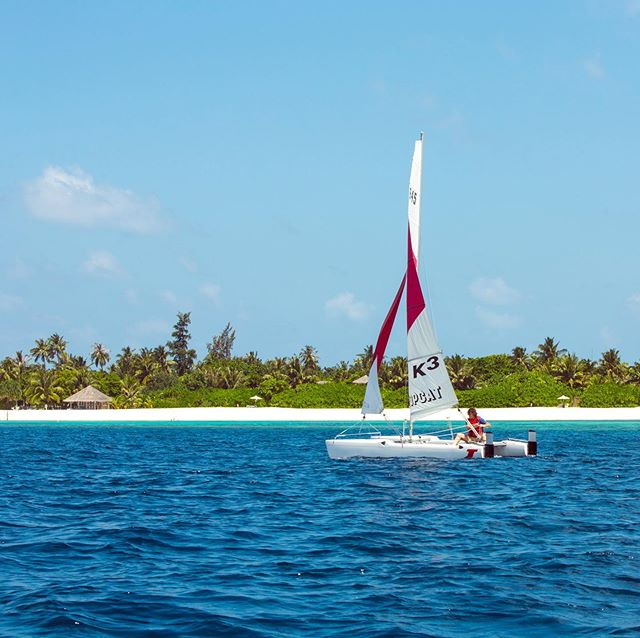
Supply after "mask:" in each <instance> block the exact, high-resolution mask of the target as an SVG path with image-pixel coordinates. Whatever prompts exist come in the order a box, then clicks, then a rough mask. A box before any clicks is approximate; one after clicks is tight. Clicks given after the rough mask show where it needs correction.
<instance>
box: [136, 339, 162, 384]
mask: <svg viewBox="0 0 640 638" xmlns="http://www.w3.org/2000/svg"><path fill="white" fill-rule="evenodd" d="M157 369H158V362H157V361H156V359H155V357H154V355H153V350H150V349H149V348H141V349H140V354H139V355H138V356H137V357H136V360H135V371H136V377H137V379H138V380H139V381H140V382H141V383H147V381H148V380H149V378H150V377H151V376H152V375H153V374H154V373H155V372H156V370H157Z"/></svg>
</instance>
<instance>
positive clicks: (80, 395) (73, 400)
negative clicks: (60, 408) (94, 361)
mask: <svg viewBox="0 0 640 638" xmlns="http://www.w3.org/2000/svg"><path fill="white" fill-rule="evenodd" d="M112 401H113V399H112V398H111V397H109V396H107V395H106V394H105V393H104V392H100V390H96V389H95V388H94V387H93V386H92V385H88V386H87V387H86V388H83V389H82V390H80V391H79V392H76V393H75V394H72V395H71V396H70V397H67V398H66V399H64V402H65V403H68V404H69V406H70V407H71V409H72V410H73V409H79V410H105V409H108V408H110V407H111V402H112Z"/></svg>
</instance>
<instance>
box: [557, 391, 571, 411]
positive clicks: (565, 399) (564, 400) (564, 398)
mask: <svg viewBox="0 0 640 638" xmlns="http://www.w3.org/2000/svg"><path fill="white" fill-rule="evenodd" d="M558 401H560V406H559V407H562V408H566V407H567V406H568V405H569V404H568V403H567V402H568V401H571V399H570V398H569V397H568V396H566V395H565V394H563V395H562V396H560V397H558Z"/></svg>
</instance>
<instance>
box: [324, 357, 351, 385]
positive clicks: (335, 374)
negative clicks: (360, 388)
mask: <svg viewBox="0 0 640 638" xmlns="http://www.w3.org/2000/svg"><path fill="white" fill-rule="evenodd" d="M325 374H326V375H327V376H328V377H329V378H330V379H331V380H332V381H337V382H340V381H346V380H347V379H348V378H349V364H348V363H347V362H346V361H340V363H338V364H336V365H335V366H333V367H331V368H325Z"/></svg>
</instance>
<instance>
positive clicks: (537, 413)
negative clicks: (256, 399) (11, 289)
mask: <svg viewBox="0 0 640 638" xmlns="http://www.w3.org/2000/svg"><path fill="white" fill-rule="evenodd" d="M478 411H479V413H480V414H481V416H483V417H484V418H485V419H487V420H488V421H517V422H527V421H638V422H640V407H637V408H490V409H489V408H487V409H486V410H485V409H482V410H478ZM386 414H387V417H388V418H389V419H390V420H391V421H402V420H403V419H408V418H409V410H408V409H402V410H387V413H386ZM447 417H451V418H452V419H453V420H458V421H461V417H460V415H459V413H458V412H457V411H456V410H445V411H443V412H439V413H438V414H434V415H431V416H429V417H427V418H426V419H424V420H425V421H443V420H445V419H446V418H447ZM361 419H362V415H361V414H360V410H358V409H354V410H352V409H348V410H307V409H296V408H254V407H247V408H148V409H140V410H0V421H8V422H10V423H27V422H34V421H41V422H67V423H68V422H81V423H82V422H84V423H87V422H93V421H98V422H100V421H102V422H113V423H122V422H132V421H146V422H154V421H156V422H159V421H162V422H167V421H175V422H191V421H194V422H221V421H225V422H239V423H241V422H245V423H246V422H249V423H251V422H253V423H256V422H274V423H277V422H281V421H299V422H314V421H315V422H318V421H325V422H329V423H332V422H336V423H343V422H348V421H352V422H353V421H360V420H361ZM368 419H369V420H373V421H380V420H382V417H378V416H376V415H373V416H369V417H368Z"/></svg>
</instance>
